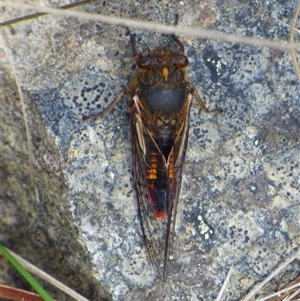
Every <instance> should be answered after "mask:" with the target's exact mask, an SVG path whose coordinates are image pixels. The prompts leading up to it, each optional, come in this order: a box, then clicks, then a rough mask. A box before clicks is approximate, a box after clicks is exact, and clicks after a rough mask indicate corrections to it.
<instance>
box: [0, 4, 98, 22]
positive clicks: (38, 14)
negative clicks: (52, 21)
mask: <svg viewBox="0 0 300 301" xmlns="http://www.w3.org/2000/svg"><path fill="white" fill-rule="evenodd" d="M96 1H98V0H83V1H79V2H75V3H72V4H67V5H63V6H60V7H59V8H60V9H71V8H75V7H78V6H82V5H84V4H91V3H93V2H96ZM45 15H47V13H36V14H32V15H27V16H24V17H20V18H16V19H13V20H9V21H5V22H2V23H0V27H4V26H9V25H13V24H16V23H19V22H23V21H28V20H31V19H35V18H38V17H42V16H45Z"/></svg>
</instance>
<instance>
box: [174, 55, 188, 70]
mask: <svg viewBox="0 0 300 301" xmlns="http://www.w3.org/2000/svg"><path fill="white" fill-rule="evenodd" d="M177 62H178V65H179V67H182V68H184V67H186V66H187V65H188V64H189V60H188V59H187V57H186V56H184V55H182V54H181V55H179V56H178V58H177Z"/></svg>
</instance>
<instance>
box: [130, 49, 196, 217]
mask: <svg viewBox="0 0 300 301" xmlns="http://www.w3.org/2000/svg"><path fill="white" fill-rule="evenodd" d="M135 60H136V62H137V65H138V67H139V69H138V71H137V75H136V77H135V78H134V80H133V89H134V93H135V95H137V96H138V98H139V102H140V112H141V116H140V117H141V119H142V122H143V124H144V125H145V129H146V130H147V135H145V136H144V137H145V139H144V140H145V145H146V149H147V154H146V156H147V160H148V162H149V165H150V166H149V169H148V173H147V185H148V188H149V197H150V200H151V199H152V200H153V205H154V206H155V207H156V208H155V212H156V213H157V217H162V218H164V217H165V214H166V213H167V212H168V207H169V203H168V202H169V200H170V195H169V194H170V193H172V187H171V186H175V185H176V183H174V177H175V175H174V173H175V172H176V171H174V164H175V162H174V161H175V160H176V155H177V154H175V153H174V145H175V143H176V137H177V136H178V132H180V131H181V130H182V126H183V123H184V122H186V116H187V114H188V109H189V108H188V103H187V98H188V95H189V89H190V84H189V81H188V80H187V79H186V75H185V69H186V67H187V65H188V59H187V58H186V57H185V56H184V54H183V53H181V52H174V51H173V50H172V49H170V48H166V47H160V48H156V49H155V50H154V51H153V52H150V53H149V54H148V55H146V56H142V55H138V56H137V57H136V58H135ZM154 142H155V143H154Z"/></svg>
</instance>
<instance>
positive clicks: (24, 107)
mask: <svg viewBox="0 0 300 301" xmlns="http://www.w3.org/2000/svg"><path fill="white" fill-rule="evenodd" d="M2 48H3V50H4V52H5V54H6V56H7V59H8V61H9V64H10V67H11V71H12V74H13V76H14V78H15V81H16V86H17V89H18V94H19V97H20V101H21V106H22V114H23V117H24V123H25V131H26V139H27V148H28V165H29V174H30V181H31V184H32V186H33V187H35V182H34V177H33V157H32V146H31V137H30V131H29V125H28V118H27V112H26V106H25V102H24V98H23V94H22V90H21V86H20V83H19V80H18V77H17V73H16V70H15V66H14V63H13V59H12V55H11V54H10V50H9V49H8V48H7V47H6V46H5V42H4V39H3V38H2Z"/></svg>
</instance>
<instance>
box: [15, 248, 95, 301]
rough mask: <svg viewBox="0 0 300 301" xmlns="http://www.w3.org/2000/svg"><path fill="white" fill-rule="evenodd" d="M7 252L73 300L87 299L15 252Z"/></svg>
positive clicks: (86, 300) (84, 300)
mask: <svg viewBox="0 0 300 301" xmlns="http://www.w3.org/2000/svg"><path fill="white" fill-rule="evenodd" d="M9 252H10V253H11V255H12V256H14V257H15V258H16V259H17V260H18V261H19V262H20V263H21V264H22V265H23V266H24V268H25V269H26V270H28V271H29V272H31V273H32V274H34V275H36V276H38V277H39V278H41V279H43V280H45V281H47V282H48V283H50V284H52V285H53V286H55V287H57V288H58V289H60V290H61V291H63V292H65V293H66V294H68V295H69V296H71V297H72V298H74V299H75V300H79V301H89V300H88V299H86V298H85V297H83V296H81V295H80V294H78V293H76V292H75V291H73V290H72V289H70V288H69V287H67V286H66V285H64V284H63V283H61V282H59V281H58V280H56V279H54V278H53V277H51V276H50V275H48V274H46V273H45V272H43V271H42V270H40V269H39V268H37V267H35V266H34V265H32V264H31V263H29V262H28V261H26V260H25V259H23V258H22V257H20V256H18V255H17V254H15V253H13V252H12V251H10V250H9Z"/></svg>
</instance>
